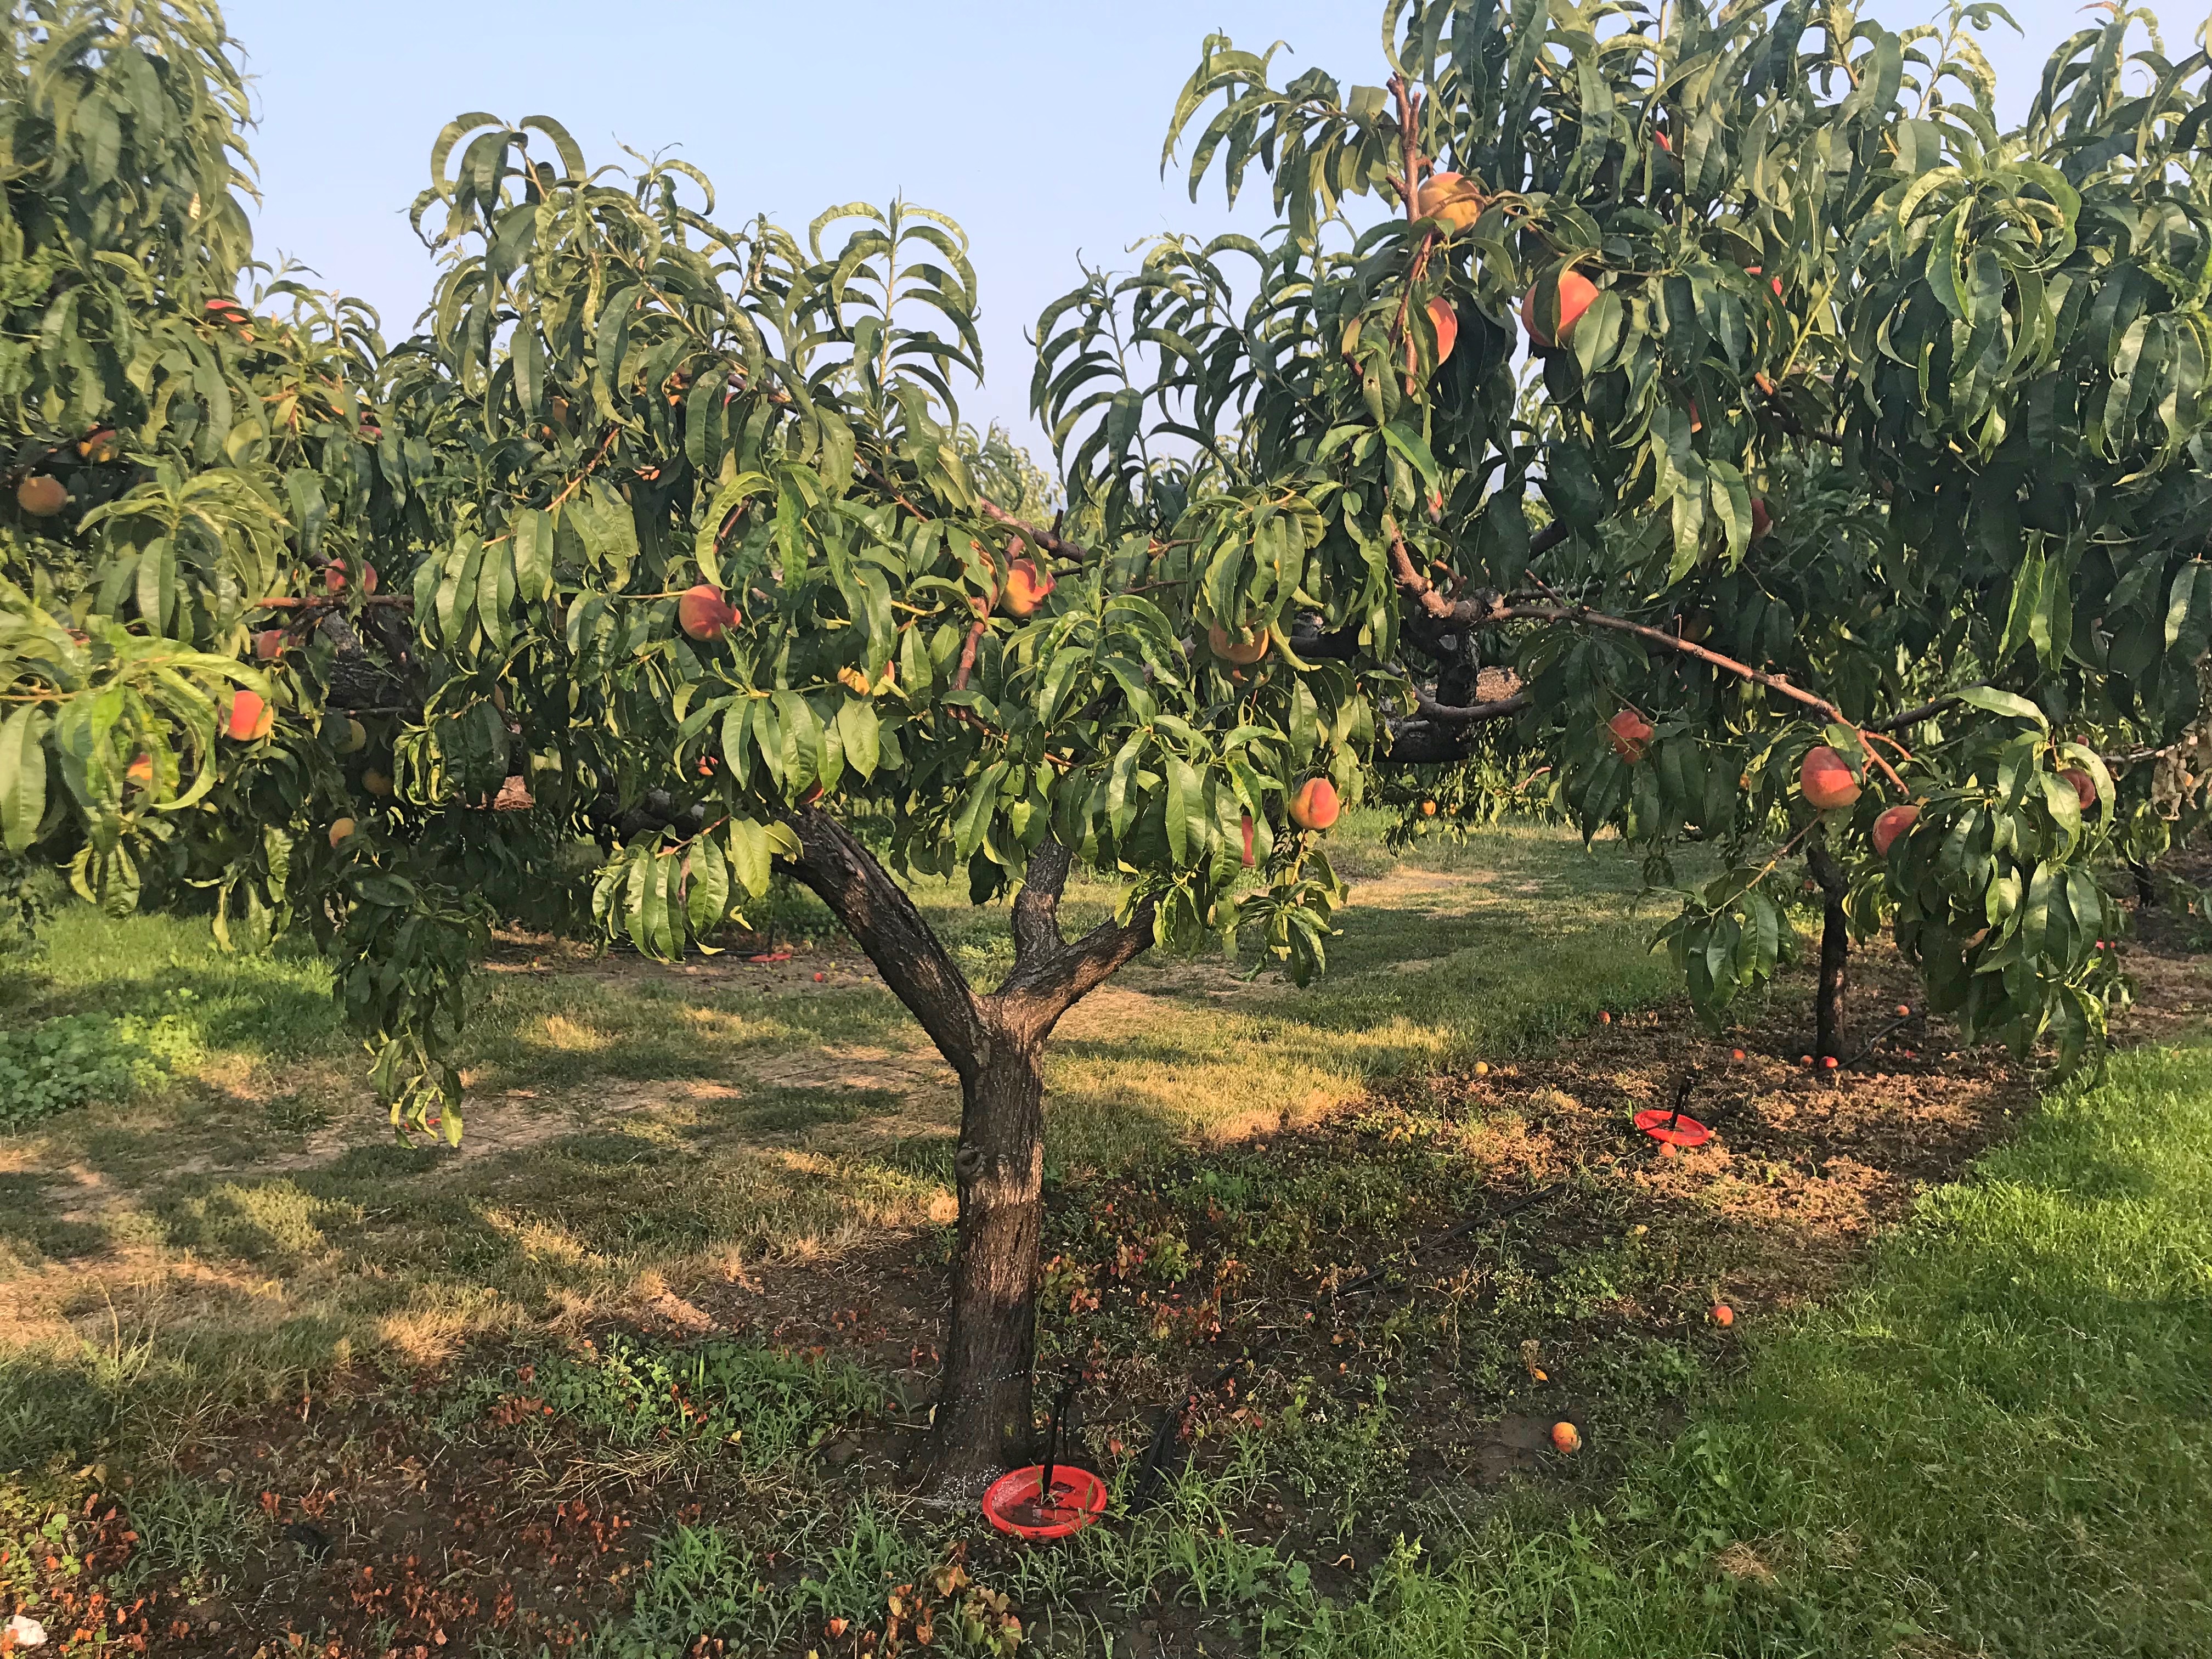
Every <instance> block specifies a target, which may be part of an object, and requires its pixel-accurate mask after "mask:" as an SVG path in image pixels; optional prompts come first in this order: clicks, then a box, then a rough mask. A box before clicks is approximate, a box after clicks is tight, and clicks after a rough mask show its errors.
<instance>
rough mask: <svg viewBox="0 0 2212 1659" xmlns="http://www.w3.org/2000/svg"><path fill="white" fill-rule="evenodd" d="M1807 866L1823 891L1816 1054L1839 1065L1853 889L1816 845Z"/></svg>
mask: <svg viewBox="0 0 2212 1659" xmlns="http://www.w3.org/2000/svg"><path fill="white" fill-rule="evenodd" d="M1806 864H1807V866H1808V868H1809V869H1810V870H1811V871H1812V872H1813V879H1814V882H1815V883H1817V884H1819V886H1820V899H1821V904H1820V988H1819V989H1818V990H1817V991H1816V992H1815V993H1814V998H1813V1026H1814V1034H1813V1052H1814V1054H1815V1055H1816V1056H1817V1057H1818V1058H1820V1059H1821V1060H1835V1061H1837V1062H1838V1063H1840V1062H1841V1061H1842V1060H1843V1057H1844V1013H1845V1002H1846V999H1847V997H1848V994H1849V993H1850V959H1851V926H1850V918H1849V917H1848V916H1846V915H1844V894H1845V893H1846V892H1848V891H1849V890H1850V884H1849V883H1848V882H1847V881H1846V880H1845V878H1844V872H1843V869H1842V867H1841V866H1838V864H1837V862H1836V860H1835V859H1834V858H1833V857H1832V855H1831V854H1829V852H1828V849H1827V848H1826V847H1823V846H1821V845H1820V843H1818V842H1814V845H1813V848H1812V850H1811V851H1810V853H1809V854H1808V855H1807V858H1806Z"/></svg>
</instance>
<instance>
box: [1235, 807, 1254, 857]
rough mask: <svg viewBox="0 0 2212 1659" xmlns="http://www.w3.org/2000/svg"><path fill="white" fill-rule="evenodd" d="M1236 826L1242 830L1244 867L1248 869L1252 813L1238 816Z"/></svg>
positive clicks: (1250, 850) (1250, 852)
mask: <svg viewBox="0 0 2212 1659" xmlns="http://www.w3.org/2000/svg"><path fill="white" fill-rule="evenodd" d="M1237 827H1238V828H1239V829H1242V830H1243V832H1244V867H1245V868H1246V869H1247V870H1249V869H1250V868H1251V867H1252V829H1253V826H1252V815H1251V814H1250V813H1249V812H1246V813H1244V814H1243V816H1242V817H1239V818H1238V820H1237Z"/></svg>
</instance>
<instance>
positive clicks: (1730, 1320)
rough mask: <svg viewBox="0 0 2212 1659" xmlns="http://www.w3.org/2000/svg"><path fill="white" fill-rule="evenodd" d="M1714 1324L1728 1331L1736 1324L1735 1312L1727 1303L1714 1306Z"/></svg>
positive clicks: (1717, 1303)
mask: <svg viewBox="0 0 2212 1659" xmlns="http://www.w3.org/2000/svg"><path fill="white" fill-rule="evenodd" d="M1713 1323H1714V1324H1716V1325H1717V1326H1719V1327H1720V1328H1722V1329H1723V1330H1726V1329H1727V1328H1729V1326H1731V1325H1733V1324H1735V1309H1734V1308H1731V1307H1729V1304H1727V1303H1725V1302H1716V1303H1715V1304H1713Z"/></svg>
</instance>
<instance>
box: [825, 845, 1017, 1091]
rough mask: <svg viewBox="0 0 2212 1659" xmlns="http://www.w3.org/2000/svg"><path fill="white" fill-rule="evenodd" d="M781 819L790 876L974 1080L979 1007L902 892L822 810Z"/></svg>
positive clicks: (981, 1027) (979, 1048)
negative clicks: (789, 844) (786, 830)
mask: <svg viewBox="0 0 2212 1659" xmlns="http://www.w3.org/2000/svg"><path fill="white" fill-rule="evenodd" d="M783 821H784V823H787V825H789V826H790V827H791V829H793V831H794V832H795V833H796V834H797V835H798V836H799V857H798V859H797V860H796V861H795V862H794V864H793V874H795V875H796V876H798V878H799V880H800V881H802V882H803V883H805V884H806V886H807V887H808V888H810V889H811V890H812V891H813V892H814V894H815V896H817V897H818V898H820V899H821V901H822V902H823V903H824V904H826V905H828V906H829V911H830V914H831V915H835V916H836V918H837V920H838V921H840V922H842V924H843V925H844V927H845V930H846V931H847V932H848V933H851V934H852V936H853V937H854V939H857V940H859V941H860V948H861V949H862V950H863V951H866V952H867V953H868V960H869V961H871V962H872V963H875V964H876V967H877V969H878V971H880V972H881V973H882V975H883V976H884V984H886V985H888V986H889V987H890V988H891V994H893V995H894V996H896V997H897V998H898V1000H900V1001H901V1002H902V1003H904V1004H905V1005H906V1006H907V1008H908V1011H909V1012H912V1014H913V1015H914V1017H915V1018H916V1019H917V1020H919V1021H921V1029H922V1030H925V1031H927V1032H928V1033H929V1040H930V1041H931V1042H933V1043H935V1044H936V1045H937V1051H938V1052H939V1054H943V1055H944V1056H945V1059H947V1060H951V1062H952V1069H953V1070H954V1071H956V1072H957V1073H960V1076H961V1079H962V1080H963V1082H972V1081H974V1079H975V1076H976V1075H977V1073H979V1072H980V1071H981V1068H982V1066H983V1065H984V1062H985V1060H986V1059H987V1054H988V1049H989V1043H990V1036H989V1030H988V1028H987V1025H986V1024H985V1021H984V1018H983V1013H982V1010H981V1007H979V1006H977V1003H976V999H975V993H974V992H972V991H971V990H969V988H968V981H967V979H966V978H965V977H964V976H963V975H962V974H961V972H960V969H958V968H957V966H956V965H955V964H954V963H953V961H952V958H951V957H950V956H949V955H947V954H946V953H945V947H944V945H941V944H940V943H939V941H938V938H937V935H936V934H935V933H933V932H932V931H931V930H930V926H929V924H928V923H927V921H924V920H922V915H921V911H919V910H917V909H916V908H915V904H914V901H913V900H912V899H910V898H908V896H907V894H906V890H905V889H903V888H902V887H901V886H900V885H899V884H897V883H896V882H895V881H893V880H892V879H891V878H890V872H889V871H887V870H885V869H884V866H882V865H880V864H878V862H877V861H876V858H875V855H874V854H872V853H871V852H869V851H868V849H867V848H866V847H864V846H862V845H861V844H860V841H859V840H858V839H856V838H855V837H854V835H853V834H852V832H851V831H850V830H848V829H846V828H845V826H844V825H842V823H838V822H837V821H836V819H835V818H833V817H830V816H829V814H828V813H826V812H823V811H819V810H817V809H816V808H812V807H808V808H805V809H804V810H802V811H794V812H787V813H786V814H785V815H784V819H783Z"/></svg>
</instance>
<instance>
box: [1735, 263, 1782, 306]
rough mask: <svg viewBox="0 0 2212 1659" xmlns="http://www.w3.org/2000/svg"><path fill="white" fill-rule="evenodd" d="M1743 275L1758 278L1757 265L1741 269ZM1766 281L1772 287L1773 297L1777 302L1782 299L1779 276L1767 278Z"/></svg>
mask: <svg viewBox="0 0 2212 1659" xmlns="http://www.w3.org/2000/svg"><path fill="white" fill-rule="evenodd" d="M1743 274H1744V275H1745V276H1759V274H1760V271H1759V267H1758V266H1757V265H1746V266H1745V267H1744V268H1743ZM1766 280H1767V281H1768V282H1770V283H1772V284H1773V285H1774V297H1775V298H1776V299H1780V298H1781V297H1782V279H1781V278H1780V277H1779V276H1769V277H1768V278H1767V279H1766Z"/></svg>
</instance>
